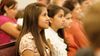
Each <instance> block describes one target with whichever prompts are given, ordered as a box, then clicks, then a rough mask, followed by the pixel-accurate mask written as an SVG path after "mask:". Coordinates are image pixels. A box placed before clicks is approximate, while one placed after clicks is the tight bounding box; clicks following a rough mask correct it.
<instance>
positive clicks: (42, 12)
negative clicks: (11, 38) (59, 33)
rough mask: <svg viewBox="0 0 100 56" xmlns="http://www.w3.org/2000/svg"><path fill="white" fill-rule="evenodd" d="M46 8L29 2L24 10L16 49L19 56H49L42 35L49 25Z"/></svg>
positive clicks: (46, 44)
mask: <svg viewBox="0 0 100 56" xmlns="http://www.w3.org/2000/svg"><path fill="white" fill-rule="evenodd" d="M47 14H48V13H47V8H46V6H45V5H43V4H40V3H32V4H29V5H28V6H27V7H26V8H25V11H24V20H23V27H22V32H21V35H20V39H19V40H18V45H19V46H18V48H19V49H18V50H19V54H20V56H51V55H50V47H49V44H48V43H47V41H46V39H45V36H44V31H43V30H44V29H45V28H48V27H49V18H48V16H47Z"/></svg>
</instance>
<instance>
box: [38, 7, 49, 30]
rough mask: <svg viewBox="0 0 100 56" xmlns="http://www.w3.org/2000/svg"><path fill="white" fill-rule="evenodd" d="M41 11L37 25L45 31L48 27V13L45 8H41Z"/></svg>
mask: <svg viewBox="0 0 100 56" xmlns="http://www.w3.org/2000/svg"><path fill="white" fill-rule="evenodd" d="M41 9H42V12H41V14H40V15H39V21H38V24H39V27H40V28H43V29H46V28H48V27H49V17H48V12H47V8H45V7H43V8H41Z"/></svg>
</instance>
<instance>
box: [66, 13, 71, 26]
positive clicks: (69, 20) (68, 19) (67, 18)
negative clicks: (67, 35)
mask: <svg viewBox="0 0 100 56" xmlns="http://www.w3.org/2000/svg"><path fill="white" fill-rule="evenodd" d="M65 19H66V21H65V27H67V28H69V27H70V25H71V23H72V15H71V13H68V14H66V15H65Z"/></svg>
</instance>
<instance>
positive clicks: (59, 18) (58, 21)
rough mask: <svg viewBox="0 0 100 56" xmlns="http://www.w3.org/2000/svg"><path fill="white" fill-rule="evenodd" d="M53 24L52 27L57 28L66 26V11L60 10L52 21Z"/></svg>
mask: <svg viewBox="0 0 100 56" xmlns="http://www.w3.org/2000/svg"><path fill="white" fill-rule="evenodd" d="M51 22H52V23H51V25H54V26H55V27H56V28H58V29H60V28H63V27H64V24H65V18H64V11H63V10H59V11H58V13H57V14H56V15H55V16H54V17H53V19H51Z"/></svg>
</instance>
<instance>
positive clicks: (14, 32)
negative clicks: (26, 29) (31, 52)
mask: <svg viewBox="0 0 100 56" xmlns="http://www.w3.org/2000/svg"><path fill="white" fill-rule="evenodd" d="M0 29H1V30H3V31H5V32H6V33H8V34H9V35H11V36H13V37H14V38H18V37H19V34H20V31H19V30H18V29H17V26H15V24H13V23H10V22H7V23H5V24H3V25H2V26H1V27H0Z"/></svg>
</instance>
